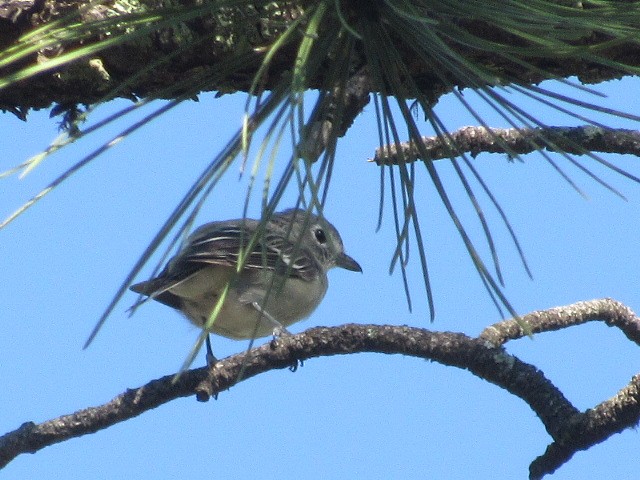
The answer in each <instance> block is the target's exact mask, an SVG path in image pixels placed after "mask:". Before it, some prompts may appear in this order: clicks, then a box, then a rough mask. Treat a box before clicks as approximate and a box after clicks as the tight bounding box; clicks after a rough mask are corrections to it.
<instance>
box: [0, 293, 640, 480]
mask: <svg viewBox="0 0 640 480" xmlns="http://www.w3.org/2000/svg"><path fill="white" fill-rule="evenodd" d="M524 319H526V320H527V321H529V323H530V325H531V327H532V330H533V331H534V332H541V331H552V330H558V329H560V328H565V327H567V326H571V325H577V324H580V323H584V322H586V321H590V320H602V321H604V322H605V323H607V325H610V326H617V327H618V328H620V329H621V330H622V331H624V332H625V334H626V335H627V337H628V338H630V339H631V340H632V341H634V342H636V343H638V332H639V331H640V328H639V325H640V319H638V318H637V317H636V316H635V315H634V314H633V312H631V310H629V309H628V308H627V307H625V306H624V305H622V304H620V303H619V302H616V301H614V300H611V299H603V300H594V301H591V302H580V303H577V304H574V305H570V306H567V307H560V308H555V309H550V310H546V311H541V312H534V313H532V314H529V315H527V316H525V317H524ZM519 328H520V327H519V326H518V324H517V323H516V322H515V321H514V320H509V321H505V322H500V323H498V324H495V325H493V326H491V327H488V328H487V329H485V331H484V332H483V333H482V334H481V335H480V336H479V337H478V338H471V337H468V336H466V335H464V334H462V333H451V332H432V331H429V330H424V329H418V328H409V327H396V326H380V325H354V324H349V325H344V326H341V327H333V328H323V327H320V328H313V329H310V330H307V331H306V332H304V333H301V334H298V335H291V336H286V337H281V338H279V339H278V340H275V341H272V342H270V343H268V344H266V345H263V346H261V347H258V348H255V349H253V350H250V351H248V352H245V353H242V354H238V355H234V356H232V357H229V358H227V359H225V360H223V361H221V362H218V363H217V364H216V365H214V366H213V367H212V368H199V369H194V370H190V371H187V372H184V373H183V374H182V375H181V376H180V377H179V378H178V379H175V376H174V375H168V376H165V377H162V378H159V379H157V380H153V381H151V382H149V383H148V384H146V385H144V386H142V387H139V388H136V389H130V390H127V391H126V392H124V393H123V394H121V395H118V396H117V397H115V398H114V399H113V400H111V401H109V402H107V403H105V404H104V405H101V406H98V407H91V408H87V409H84V410H80V411H78V412H75V413H73V414H70V415H65V416H62V417H59V418H56V419H53V420H50V421H47V422H43V423H41V424H35V423H33V422H27V423H25V424H23V425H22V426H21V427H19V428H18V429H17V430H15V431H13V432H9V433H7V434H5V435H4V436H2V437H0V468H1V467H4V466H5V465H7V464H8V463H9V462H10V461H11V460H13V459H14V458H15V457H16V456H18V455H19V454H21V453H35V452H37V451H38V450H40V449H42V448H44V447H46V446H48V445H53V444H55V443H59V442H62V441H64V440H67V439H69V438H73V437H79V436H82V435H86V434H88V433H94V432H97V431H98V430H101V429H104V428H107V427H109V426H111V425H114V424H116V423H119V422H122V421H124V420H127V419H129V418H133V417H135V416H138V415H140V414H142V413H144V412H145V411H147V410H150V409H152V408H156V407H158V406H160V405H162V404H163V403H167V402H169V401H171V400H173V399H176V398H179V397H186V396H190V395H195V396H196V398H197V399H198V400H201V401H206V400H208V399H209V397H210V396H212V395H216V394H217V393H218V392H221V391H222V390H226V389H229V388H231V387H232V386H234V385H235V384H236V383H238V382H240V381H242V380H246V379H248V378H251V377H253V376H255V375H258V374H260V373H264V372H266V371H269V370H273V369H282V368H286V367H290V366H291V365H296V364H297V362H299V361H301V360H307V359H310V358H314V357H321V356H329V355H346V354H351V353H361V352H377V353H385V354H402V355H409V356H414V357H419V358H425V359H429V360H433V361H437V362H439V363H442V364H444V365H449V366H454V367H458V368H463V369H466V370H469V371H470V372H471V373H473V374H474V375H476V376H478V377H480V378H482V379H484V380H487V381H489V382H491V383H494V384H496V385H498V386H499V387H501V388H504V389H505V390H507V391H509V392H510V393H512V394H514V395H517V396H518V397H520V398H522V399H523V400H524V401H525V402H526V403H527V404H528V405H529V406H530V407H531V409H532V410H533V411H535V412H536V414H537V415H538V417H539V418H540V420H541V421H542V423H543V424H544V425H545V428H546V429H547V431H548V432H549V434H550V435H551V437H552V438H553V440H554V442H553V443H552V444H551V445H550V446H549V447H548V448H547V451H546V452H545V453H544V454H543V455H542V456H541V457H539V458H537V459H536V460H535V461H534V462H533V463H532V464H531V466H530V476H531V478H541V477H542V476H544V475H545V474H547V473H551V472H553V471H554V470H556V469H557V468H558V467H559V466H561V465H562V464H563V463H565V462H566V461H568V460H569V459H570V458H571V456H572V455H573V453H575V452H576V451H578V450H585V449H587V448H589V447H590V446H592V445H595V444H597V443H599V442H602V441H603V440H605V439H606V438H608V437H609V436H611V435H612V434H614V433H617V432H620V431H622V430H623V429H625V428H627V427H629V426H633V425H636V424H637V423H638V421H639V419H640V374H638V375H636V376H635V377H634V378H633V379H632V381H631V383H630V384H629V385H627V386H626V387H624V388H623V389H621V390H620V391H619V392H618V393H617V394H616V395H615V396H614V397H613V398H611V399H609V400H606V401H604V402H602V403H600V404H599V405H598V406H596V407H595V408H593V409H590V410H588V411H587V412H585V413H581V412H579V411H578V410H577V409H576V408H575V407H574V406H573V405H572V404H571V403H570V402H569V401H568V400H567V399H566V398H565V397H564V395H563V394H562V393H561V392H560V391H559V390H558V389H557V388H556V387H555V386H554V385H553V384H552V383H551V382H550V381H549V380H548V379H547V378H546V377H545V376H544V374H543V373H542V372H541V371H539V370H538V369H536V368H535V367H534V366H532V365H530V364H527V363H525V362H522V361H521V360H519V359H518V358H516V357H515V356H513V355H510V354H508V353H507V352H506V351H505V350H504V349H503V347H502V344H504V343H505V342H506V341H508V340H510V339H514V338H519V337H521V336H522V333H521V331H520V330H519Z"/></svg>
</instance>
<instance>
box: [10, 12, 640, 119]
mask: <svg viewBox="0 0 640 480" xmlns="http://www.w3.org/2000/svg"><path fill="white" fill-rule="evenodd" d="M342 3H343V4H344V5H343V6H342V8H344V9H345V10H346V11H347V12H351V14H353V15H358V14H360V13H362V12H360V10H358V9H359V8H362V5H360V4H361V3H362V2H356V1H352V2H349V1H347V2H342ZM558 3H562V4H565V3H566V2H564V0H558ZM305 4H306V3H305V2H303V1H300V2H287V1H285V2H269V3H267V4H264V5H263V6H256V5H252V4H250V3H249V2H247V3H246V4H244V5H239V6H234V7H224V8H219V9H218V10H215V9H212V7H211V5H210V4H207V2H195V3H194V2H193V1H191V0H183V1H173V2H166V1H162V0H145V1H142V0H141V1H139V2H127V3H125V2H111V1H104V2H100V3H99V4H96V2H91V1H89V0H69V1H66V2H59V1H57V0H41V1H35V0H31V1H29V0H9V1H5V2H0V51H3V50H5V49H7V48H9V47H11V46H13V45H15V43H16V42H17V40H18V39H19V38H20V37H21V36H23V35H25V34H27V33H29V32H31V31H32V30H33V29H34V28H36V27H41V26H44V25H48V24H52V23H53V22H56V21H58V20H60V19H61V18H64V17H65V16H68V15H69V14H74V15H77V20H78V22H79V23H81V24H84V25H86V24H88V23H89V22H98V23H97V25H99V24H100V23H99V22H103V21H104V20H105V19H110V18H111V19H113V18H117V17H121V18H123V19H124V18H126V17H125V16H126V15H129V14H140V13H149V12H166V11H167V10H168V9H169V8H177V9H181V8H187V7H191V8H199V9H202V11H201V15H199V16H191V17H189V18H188V19H184V20H178V21H176V22H174V23H172V24H167V23H161V24H160V25H159V26H158V27H157V28H156V29H155V30H152V31H149V33H148V34H145V35H137V30H136V29H137V28H138V26H136V27H135V28H130V29H129V28H127V29H126V30H125V32H124V33H123V32H118V31H117V29H116V31H109V30H106V31H105V30H100V29H98V27H96V30H97V31H96V33H95V34H94V35H93V36H92V37H85V38H82V39H81V40H77V41H68V42H63V41H62V40H61V41H60V43H59V44H57V45H56V46H55V47H54V46H51V47H49V48H44V49H41V50H38V51H34V52H33V54H32V55H31V56H30V57H29V58H28V59H25V60H23V61H21V62H18V63H17V64H12V65H9V66H7V67H5V69H4V71H2V75H7V74H8V75H11V74H12V73H14V72H15V71H16V70H17V69H21V68H24V67H25V66H35V65H43V64H45V63H46V62H47V61H49V60H51V59H54V58H56V57H58V56H59V55H61V54H62V53H64V52H69V51H73V50H74V49H77V48H79V47H83V48H86V47H87V46H88V45H91V44H93V43H96V42H100V41H101V40H104V39H105V38H111V39H113V38H114V36H115V35H129V34H131V33H136V35H131V36H130V40H127V42H126V43H123V44H118V45H117V46H113V47H109V48H105V49H103V50H101V51H99V52H98V53H96V54H93V55H91V57H90V58H89V57H88V56H86V55H85V56H83V57H81V58H78V59H77V60H75V61H73V62H72V63H70V64H65V65H62V66H60V67H54V68H52V69H51V70H49V71H46V72H44V73H42V74H40V75H38V76H36V77H33V78H30V79H28V80H26V81H20V82H16V83H13V84H12V85H10V86H9V87H7V88H4V89H2V90H0V109H5V110H9V111H12V112H14V113H16V114H17V115H19V116H22V117H24V116H25V115H26V112H27V111H28V110H29V109H31V108H35V109H38V108H47V107H49V106H50V105H51V104H53V103H56V104H58V105H62V106H72V105H77V104H92V103H95V102H98V101H103V100H105V95H107V94H108V93H109V92H112V93H113V92H117V93H115V94H114V95H115V96H118V97H122V98H131V97H156V98H174V97H175V96H177V95H180V94H183V93H184V89H185V88H186V86H187V85H190V86H191V87H192V89H191V88H190V89H188V91H189V92H190V93H191V92H192V95H193V96H195V95H197V93H198V91H202V92H204V91H219V92H228V91H238V90H240V91H246V90H247V89H248V88H249V87H250V85H251V83H252V80H253V78H254V76H255V74H256V72H257V71H258V69H259V68H260V67H261V65H262V62H263V59H264V52H265V51H266V49H268V47H269V46H270V45H271V44H272V43H273V42H274V41H275V40H276V39H277V38H278V35H279V33H280V32H282V31H283V30H284V29H285V28H286V27H287V26H288V25H290V24H291V23H292V22H293V21H295V20H296V19H297V18H299V16H300V14H301V12H303V9H304V6H305ZM364 5H365V6H366V9H367V11H368V12H369V13H371V12H370V9H371V7H370V4H369V3H368V2H365V3H364ZM576 5H577V4H576ZM127 9H128V10H127ZM207 9H208V10H207ZM180 12H182V13H184V11H183V10H180ZM334 21H336V22H337V21H338V19H337V18H335V17H334ZM460 25H461V26H463V27H464V28H465V29H466V30H467V31H468V32H469V33H470V34H471V35H475V36H477V37H479V38H482V39H483V40H484V41H488V42H498V44H499V43H500V42H504V41H506V39H505V32H502V31H499V30H498V29H495V28H492V27H491V25H486V24H485V23H482V22H469V21H466V22H465V21H462V22H461V23H460ZM100 32H102V33H100ZM400 40H401V39H398V50H399V52H401V54H402V55H404V56H405V57H406V59H405V60H407V61H406V62H405V63H406V65H407V66H408V68H409V71H408V73H409V74H410V75H411V77H412V78H413V79H414V80H415V82H416V85H417V86H418V88H419V89H420V90H421V91H422V92H424V93H425V95H426V96H428V97H430V98H434V99H435V98H437V97H439V96H440V95H441V94H442V93H444V92H447V91H450V90H451V88H453V87H454V86H457V87H460V88H464V87H468V86H471V87H477V85H465V84H463V83H464V79H460V78H456V77H455V76H454V75H453V74H451V73H450V72H448V73H447V72H442V71H438V72H435V71H434V67H433V65H432V64H429V63H426V62H424V61H423V59H420V58H417V57H416V56H415V52H414V51H413V50H412V49H411V48H410V47H409V46H407V45H403V44H402V43H401V41H400ZM602 41H603V38H602V36H601V35H595V34H594V35H592V36H591V37H590V38H585V39H583V40H582V42H583V44H584V45H583V46H584V47H585V48H588V47H589V46H592V45H595V44H598V43H600V42H602ZM455 51H456V54H459V55H461V56H462V57H464V58H465V59H466V60H467V61H468V62H469V63H471V64H476V65H479V66H487V67H490V69H491V71H495V72H496V75H497V74H498V72H500V75H502V76H504V79H508V80H505V81H507V82H515V83H519V84H523V85H526V84H535V83H538V82H540V81H542V80H544V79H546V78H559V77H570V76H577V77H579V78H580V79H581V80H582V81H585V82H590V83H596V82H601V81H604V80H609V79H613V78H620V77H621V76H623V75H625V72H623V71H621V70H620V68H617V67H615V65H616V64H617V63H616V62H620V63H619V64H618V65H620V64H624V65H627V66H629V67H630V68H634V67H638V66H640V47H639V46H638V45H637V44H636V43H634V42H629V43H628V44H622V43H617V44H615V46H613V47H611V48H609V49H606V50H605V49H600V50H599V51H598V52H599V55H600V56H601V59H602V61H600V62H594V61H590V60H585V59H584V58H556V59H551V58H542V57H537V56H535V55H533V56H531V57H530V58H527V59H526V63H527V64H528V66H527V67H526V68H525V67H523V65H522V64H521V63H518V62H511V61H510V60H507V59H506V57H505V56H503V55H501V54H500V53H499V52H497V53H495V54H494V53H491V52H487V51H480V50H478V49H476V48H472V47H468V48H466V47H464V46H463V45H460V44H456V45H455ZM295 55H296V49H295V48H283V49H281V50H280V51H279V52H278V53H277V55H276V58H275V59H274V61H273V63H272V65H271V70H272V71H273V72H274V73H275V74H274V75H267V76H266V77H265V82H264V85H262V86H263V88H265V89H272V88H273V87H274V86H275V85H277V83H278V82H279V81H280V75H279V74H278V73H279V72H280V71H283V70H288V69H291V68H293V64H294V59H295ZM234 58H244V60H245V61H244V62H243V64H242V68H241V69H235V70H231V71H230V74H228V75H221V74H220V73H219V72H220V70H224V69H222V68H221V65H223V64H224V62H228V61H229V59H234ZM608 62H611V64H612V65H614V66H611V67H609V66H607V63H608ZM152 66H155V67H153V68H150V67H152ZM2 75H0V76H2ZM320 76H321V75H320ZM308 82H309V83H308V87H309V88H322V85H323V79H322V78H311V79H308ZM125 85H126V86H125ZM176 85H182V86H183V87H180V88H176Z"/></svg>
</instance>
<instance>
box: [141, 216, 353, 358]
mask: <svg viewBox="0 0 640 480" xmlns="http://www.w3.org/2000/svg"><path fill="white" fill-rule="evenodd" d="M258 228H260V222H259V221H257V220H252V219H237V220H227V221H221V222H211V223H207V224H205V225H203V226H201V227H200V228H198V229H197V230H195V231H194V232H193V233H192V234H191V235H190V236H189V237H188V238H187V240H186V241H185V243H184V245H183V247H182V248H181V249H180V251H179V252H178V254H177V255H176V256H175V257H173V258H172V259H171V260H170V261H169V262H168V264H167V266H166V267H165V268H164V270H163V271H162V272H161V273H160V275H158V276H157V277H156V278H153V279H151V280H149V281H146V282H141V283H138V284H135V285H133V286H131V290H133V291H134V292H137V293H140V294H142V295H146V296H148V297H150V298H152V299H153V300H157V301H158V302H161V303H164V304H165V305H168V306H170V307H172V308H175V309H176V310H179V311H180V312H182V313H183V314H184V315H185V316H186V317H187V318H188V319H189V320H190V321H191V322H192V323H194V324H195V325H197V326H198V327H201V328H204V327H205V325H206V323H207V322H208V320H209V317H210V316H211V313H212V312H213V310H214V308H215V307H216V304H217V303H218V301H219V299H220V296H221V295H223V292H224V291H225V289H226V290H227V292H226V296H225V298H224V302H223V303H222V306H221V308H220V310H219V313H218V315H217V316H216V317H215V320H214V322H213V325H212V326H211V327H210V328H209V329H208V330H209V331H211V332H213V333H217V334H219V335H222V336H225V337H228V338H233V339H237V340H240V339H249V338H259V337H264V336H267V335H270V334H273V335H279V334H281V333H283V332H286V327H287V326H289V325H291V324H293V323H295V322H298V321H300V320H302V319H304V318H306V317H308V316H309V315H310V314H311V312H313V310H315V308H316V307H317V306H318V305H319V304H320V302H321V301H322V298H323V297H324V295H325V293H326V291H327V287H328V285H329V282H328V279H327V271H328V270H329V269H331V268H333V267H341V268H345V269H347V270H352V271H356V272H362V268H360V265H358V262H356V261H355V260H354V259H353V258H351V257H349V256H348V255H347V254H346V253H345V252H344V246H343V245H342V239H341V238H340V235H339V234H338V231H337V230H336V229H335V227H334V226H333V225H331V224H330V223H329V222H327V221H326V220H325V219H323V218H322V217H319V216H316V215H313V214H310V213H308V212H306V211H305V210H296V209H289V210H285V211H283V212H279V213H275V214H273V216H272V217H271V219H270V220H269V221H268V222H267V223H266V225H264V229H263V231H262V232H258ZM249 246H251V247H250V251H249V252H246V250H247V247H249ZM243 255H246V256H245V258H244V264H243V266H242V269H241V270H240V271H238V262H239V259H240V258H241V257H242V256H243ZM207 348H208V354H209V355H212V354H211V352H210V344H209V342H208V338H207Z"/></svg>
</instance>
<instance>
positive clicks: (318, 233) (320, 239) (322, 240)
mask: <svg viewBox="0 0 640 480" xmlns="http://www.w3.org/2000/svg"><path fill="white" fill-rule="evenodd" d="M313 233H314V234H315V236H316V240H317V241H318V243H327V237H326V235H325V234H324V230H322V229H321V228H316V230H315V232H313Z"/></svg>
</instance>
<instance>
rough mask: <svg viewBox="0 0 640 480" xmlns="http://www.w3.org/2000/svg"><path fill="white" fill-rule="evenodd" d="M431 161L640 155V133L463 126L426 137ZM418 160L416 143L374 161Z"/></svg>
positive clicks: (379, 152)
mask: <svg viewBox="0 0 640 480" xmlns="http://www.w3.org/2000/svg"><path fill="white" fill-rule="evenodd" d="M422 141H423V142H424V146H425V148H426V150H427V153H429V160H440V159H443V158H451V157H457V156H459V155H462V154H470V155H471V156H473V157H475V156H476V155H478V154H480V153H483V152H484V153H506V154H508V155H511V156H513V155H521V154H525V153H531V152H534V151H536V150H540V149H546V150H549V151H554V152H555V151H563V152H566V153H573V154H576V155H584V154H587V153H589V152H603V153H621V154H625V153H628V154H632V155H640V132H638V131H637V130H625V129H604V128H600V127H594V126H591V125H586V126H582V127H549V128H520V129H515V128H485V127H463V128H460V129H459V130H457V131H455V132H452V133H451V134H450V138H446V137H444V136H433V137H422ZM401 159H402V160H403V161H404V162H407V163H408V162H415V161H416V160H418V159H419V153H418V149H417V147H416V146H415V144H413V143H412V142H404V143H402V144H400V146H399V147H398V146H397V145H395V144H394V145H386V146H384V147H382V148H378V149H376V152H375V156H374V158H373V159H372V160H371V161H374V162H376V163H377V164H378V165H395V164H397V163H398V162H399V161H400V160H401Z"/></svg>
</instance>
